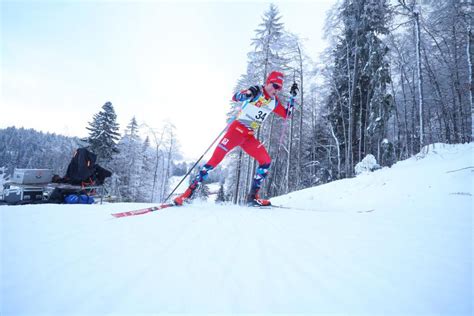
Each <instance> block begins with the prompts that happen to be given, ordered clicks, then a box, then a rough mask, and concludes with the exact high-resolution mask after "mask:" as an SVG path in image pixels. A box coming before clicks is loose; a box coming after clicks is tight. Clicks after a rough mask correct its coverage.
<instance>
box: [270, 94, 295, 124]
mask: <svg viewBox="0 0 474 316" xmlns="http://www.w3.org/2000/svg"><path fill="white" fill-rule="evenodd" d="M276 102H277V105H276V106H275V109H274V110H273V112H275V113H276V114H278V115H279V116H281V117H283V118H285V119H286V118H287V117H289V116H290V115H291V112H292V111H293V107H294V106H295V98H294V97H293V96H291V97H290V100H288V103H287V104H286V106H284V105H283V104H282V103H281V102H280V99H278V98H276Z"/></svg>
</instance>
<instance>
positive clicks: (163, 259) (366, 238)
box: [0, 144, 474, 315]
mask: <svg viewBox="0 0 474 316" xmlns="http://www.w3.org/2000/svg"><path fill="white" fill-rule="evenodd" d="M473 153H474V145H473V144H465V145H457V146H448V145H436V146H435V148H434V149H433V148H431V149H430V151H429V152H428V153H426V154H425V155H423V156H424V157H421V156H419V157H413V158H411V159H408V160H406V161H403V162H400V163H397V164H396V165H394V166H393V167H392V168H387V169H382V170H379V171H376V172H374V173H371V174H365V175H361V176H358V177H357V178H354V179H346V180H342V181H337V182H333V183H330V184H328V185H324V186H320V187H316V188H311V189H307V190H303V191H299V192H294V193H292V194H289V195H286V196H282V197H278V198H274V199H273V202H274V203H275V204H282V205H288V206H293V207H295V208H298V209H294V210H283V209H278V210H277V209H273V210H260V209H250V208H246V207H238V206H219V205H215V204H211V203H201V204H199V203H196V204H193V205H189V206H186V207H182V208H170V209H166V210H163V211H161V212H156V213H151V214H147V215H142V216H136V217H129V218H122V219H113V218H112V217H111V216H110V215H109V214H110V213H111V212H116V211H123V210H130V209H135V208H141V207H144V206H146V205H145V204H125V203H122V204H107V205H92V206H70V205H69V206H64V205H33V206H0V216H1V217H0V219H1V222H0V223H1V227H0V228H1V285H0V291H1V292H0V299H1V301H0V306H1V311H0V312H1V315H10V314H12V315H14V314H31V315H37V314H56V315H71V314H80V315H104V314H134V315H135V314H145V313H174V312H180V313H190V314H196V313H201V314H202V313H205V314H207V313H219V314H229V313H259V314H270V313H277V312H281V313H308V314H340V315H350V314H362V315H387V314H393V315H421V314H423V315H431V314H433V315H435V314H436V315H471V314H472V311H473V310H472V299H473V288H472V286H473V275H472V242H473V239H472V232H473V225H472V212H473V209H472V207H473V197H472V195H473V193H474V192H473V191H474V189H473V171H474V161H473ZM302 209H304V210H302Z"/></svg>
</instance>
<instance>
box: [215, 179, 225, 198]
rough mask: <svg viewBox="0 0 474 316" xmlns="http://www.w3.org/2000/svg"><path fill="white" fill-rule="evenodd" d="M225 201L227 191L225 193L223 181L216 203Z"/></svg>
mask: <svg viewBox="0 0 474 316" xmlns="http://www.w3.org/2000/svg"><path fill="white" fill-rule="evenodd" d="M223 202H225V193H224V184H223V183H222V184H221V185H220V187H219V191H218V192H217V198H216V203H223Z"/></svg>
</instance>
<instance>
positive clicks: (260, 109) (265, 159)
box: [207, 88, 289, 168]
mask: <svg viewBox="0 0 474 316" xmlns="http://www.w3.org/2000/svg"><path fill="white" fill-rule="evenodd" d="M262 91H263V93H262V94H261V95H260V96H258V98H254V99H252V100H251V101H250V102H248V103H247V104H246V105H244V107H243V108H242V109H241V111H240V113H239V114H238V116H237V118H236V119H235V120H234V121H233V122H232V123H231V124H230V125H229V128H228V129H227V132H226V133H225V135H224V136H223V137H222V139H221V140H220V142H219V144H218V145H217V147H216V149H215V150H214V153H213V154H212V157H211V158H210V159H209V161H208V162H207V165H210V166H212V168H215V167H216V166H217V165H218V164H219V163H220V162H221V161H222V159H224V157H225V155H227V153H229V152H230V151H231V150H232V149H233V148H235V147H236V146H240V147H241V148H242V149H243V150H244V151H245V152H246V153H247V154H249V155H250V156H251V157H253V158H254V159H256V160H257V161H258V163H259V165H267V164H268V165H269V164H270V162H271V158H270V155H269V154H268V152H267V150H266V149H265V147H264V146H263V144H262V143H261V142H260V141H259V140H258V139H257V138H256V137H255V131H256V130H257V129H258V127H259V126H260V124H262V123H263V121H265V119H266V118H267V116H268V114H269V113H270V112H275V113H276V114H278V115H279V116H281V117H283V118H287V117H288V115H289V111H288V106H287V107H286V108H285V107H284V106H283V105H282V104H281V102H280V101H279V99H278V97H276V96H275V98H271V97H270V96H269V95H268V94H267V93H266V91H265V89H263V88H262ZM247 98H248V97H247V96H246V95H245V90H244V91H241V92H240V93H239V92H238V93H236V94H235V95H234V97H233V98H232V100H233V101H245V100H246V99H247Z"/></svg>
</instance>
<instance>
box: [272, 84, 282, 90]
mask: <svg viewBox="0 0 474 316" xmlns="http://www.w3.org/2000/svg"><path fill="white" fill-rule="evenodd" d="M272 86H273V89H275V90H281V86H280V85H278V84H276V83H272Z"/></svg>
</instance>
